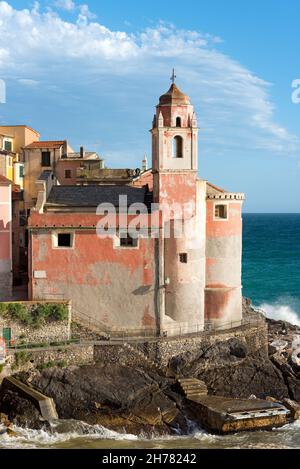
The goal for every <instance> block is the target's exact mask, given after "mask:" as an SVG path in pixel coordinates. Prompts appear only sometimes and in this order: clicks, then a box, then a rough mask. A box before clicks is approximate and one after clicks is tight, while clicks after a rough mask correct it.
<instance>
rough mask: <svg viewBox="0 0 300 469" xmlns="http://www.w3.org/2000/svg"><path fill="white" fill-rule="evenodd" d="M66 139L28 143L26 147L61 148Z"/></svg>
mask: <svg viewBox="0 0 300 469" xmlns="http://www.w3.org/2000/svg"><path fill="white" fill-rule="evenodd" d="M64 143H65V141H63V140H48V141H44V142H33V143H31V144H30V145H27V147H25V149H26V150H27V149H30V148H60V147H61V146H62V145H64Z"/></svg>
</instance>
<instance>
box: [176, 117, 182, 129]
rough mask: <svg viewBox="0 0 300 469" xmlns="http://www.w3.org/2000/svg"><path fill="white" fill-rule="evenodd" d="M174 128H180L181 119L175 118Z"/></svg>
mask: <svg viewBox="0 0 300 469" xmlns="http://www.w3.org/2000/svg"><path fill="white" fill-rule="evenodd" d="M176 127H181V117H176Z"/></svg>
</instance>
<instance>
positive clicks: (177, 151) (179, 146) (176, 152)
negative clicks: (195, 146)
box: [173, 135, 183, 158]
mask: <svg viewBox="0 0 300 469" xmlns="http://www.w3.org/2000/svg"><path fill="white" fill-rule="evenodd" d="M182 150H183V139H182V137H179V135H177V137H175V138H174V140H173V157H174V158H182V157H183V151H182Z"/></svg>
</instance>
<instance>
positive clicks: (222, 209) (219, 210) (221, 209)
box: [215, 205, 227, 220]
mask: <svg viewBox="0 0 300 469" xmlns="http://www.w3.org/2000/svg"><path fill="white" fill-rule="evenodd" d="M215 218H218V219H221V220H227V205H215Z"/></svg>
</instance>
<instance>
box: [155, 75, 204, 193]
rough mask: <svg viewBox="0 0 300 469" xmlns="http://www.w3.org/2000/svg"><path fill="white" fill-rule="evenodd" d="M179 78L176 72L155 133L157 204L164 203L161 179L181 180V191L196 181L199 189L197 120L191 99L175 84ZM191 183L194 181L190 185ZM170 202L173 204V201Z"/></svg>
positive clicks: (164, 97)
mask: <svg viewBox="0 0 300 469" xmlns="http://www.w3.org/2000/svg"><path fill="white" fill-rule="evenodd" d="M175 78H176V76H175V72H174V70H173V75H172V77H171V80H172V85H171V87H170V89H169V90H168V91H167V93H165V94H163V95H162V96H161V97H160V98H159V104H158V105H157V106H156V114H155V116H154V119H153V125H152V130H151V133H152V169H153V172H154V181H155V182H154V198H155V201H156V202H162V198H161V195H162V194H161V191H160V187H161V183H162V182H163V181H162V180H161V179H162V178H161V177H160V176H159V175H161V176H163V175H167V174H168V175H171V174H172V175H173V177H172V180H173V182H175V180H178V181H177V182H178V184H179V186H178V185H177V191H180V190H181V188H183V187H182V184H183V183H184V186H186V187H187V186H189V187H191V186H190V184H191V183H192V181H193V182H194V186H195V183H196V179H197V172H198V127H197V118H196V114H195V112H194V107H193V105H192V104H191V102H190V98H189V97H188V96H187V95H186V94H184V93H182V91H180V89H179V88H178V87H177V85H176V84H175ZM183 176H184V178H183ZM163 179H165V178H163ZM189 179H191V180H190V181H189ZM194 189H195V187H194ZM177 195H179V194H178V192H177ZM189 195H190V194H189ZM176 198H177V197H175V199H176ZM169 202H172V201H171V200H169ZM174 202H176V200H174Z"/></svg>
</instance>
